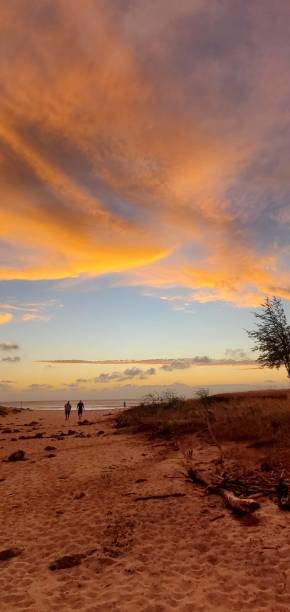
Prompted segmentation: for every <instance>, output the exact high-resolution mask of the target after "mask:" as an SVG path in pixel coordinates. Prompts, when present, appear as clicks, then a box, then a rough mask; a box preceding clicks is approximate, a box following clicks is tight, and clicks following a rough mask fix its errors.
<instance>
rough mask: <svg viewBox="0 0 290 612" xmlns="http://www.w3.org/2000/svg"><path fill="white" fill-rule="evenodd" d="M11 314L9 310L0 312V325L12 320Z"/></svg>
mask: <svg viewBox="0 0 290 612" xmlns="http://www.w3.org/2000/svg"><path fill="white" fill-rule="evenodd" d="M12 319H13V315H12V314H11V313H10V312H0V325H5V324H6V323H10V321H12Z"/></svg>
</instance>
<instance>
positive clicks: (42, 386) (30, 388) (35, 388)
mask: <svg viewBox="0 0 290 612" xmlns="http://www.w3.org/2000/svg"><path fill="white" fill-rule="evenodd" d="M51 389H54V387H52V386H51V385H46V384H39V383H33V384H31V385H28V386H27V387H26V390H28V391H49V390H51Z"/></svg>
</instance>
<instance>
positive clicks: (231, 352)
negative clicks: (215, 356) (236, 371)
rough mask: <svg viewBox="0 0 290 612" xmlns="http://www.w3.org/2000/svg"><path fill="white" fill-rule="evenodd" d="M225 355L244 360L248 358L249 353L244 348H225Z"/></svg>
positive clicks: (228, 357)
mask: <svg viewBox="0 0 290 612" xmlns="http://www.w3.org/2000/svg"><path fill="white" fill-rule="evenodd" d="M225 356H226V359H236V360H239V361H243V360H245V359H248V355H247V353H246V351H244V349H239V348H237V349H229V348H228V349H226V350H225Z"/></svg>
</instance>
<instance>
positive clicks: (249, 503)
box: [188, 468, 260, 514]
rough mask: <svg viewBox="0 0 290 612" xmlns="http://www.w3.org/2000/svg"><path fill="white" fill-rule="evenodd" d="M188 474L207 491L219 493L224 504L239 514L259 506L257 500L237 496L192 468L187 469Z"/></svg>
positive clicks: (254, 509) (251, 510) (256, 508)
mask: <svg viewBox="0 0 290 612" xmlns="http://www.w3.org/2000/svg"><path fill="white" fill-rule="evenodd" d="M188 475H189V477H190V480H192V482H195V483H196V484H200V485H203V486H205V487H206V490H207V492H208V493H213V494H215V495H220V496H221V497H223V498H224V500H225V502H226V505H227V506H228V507H229V508H231V510H233V512H237V513H239V514H248V513H252V512H255V511H256V510H258V509H259V508H260V504H259V502H257V501H256V500H255V499H252V498H245V497H237V495H235V494H234V493H232V492H231V491H227V490H226V489H225V488H223V487H222V486H220V484H216V483H212V482H210V480H209V477H208V476H206V475H204V474H202V473H201V472H198V471H197V470H194V469H192V468H190V469H189V471H188Z"/></svg>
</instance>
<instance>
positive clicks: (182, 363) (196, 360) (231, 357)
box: [36, 349, 256, 380]
mask: <svg viewBox="0 0 290 612" xmlns="http://www.w3.org/2000/svg"><path fill="white" fill-rule="evenodd" d="M36 363H45V364H56V365H57V364H60V365H63V364H66V365H86V364H92V365H118V366H121V365H128V364H131V365H145V364H148V365H149V364H150V365H154V366H157V365H160V366H161V368H162V369H163V370H165V371H166V370H167V371H172V370H185V369H187V368H190V367H191V366H199V365H247V364H249V365H251V364H255V363H256V361H255V360H254V359H250V358H249V357H248V356H247V354H246V353H245V352H244V351H243V350H242V349H227V350H226V355H225V357H222V358H220V359H217V358H212V357H209V356H208V355H201V356H199V355H196V356H195V357H180V358H178V359H170V358H162V357H161V358H153V359H105V360H103V359H95V360H93V359H48V360H39V361H37V362H36ZM152 370H154V368H152ZM131 371H132V372H134V371H136V372H139V370H138V368H132V369H131ZM149 371H150V370H147V372H149ZM126 372H130V369H127V370H125V373H126ZM111 375H113V376H116V377H117V376H119V374H118V372H114V373H113V374H109V375H108V376H111ZM106 376H107V374H106ZM79 380H81V379H79Z"/></svg>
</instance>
